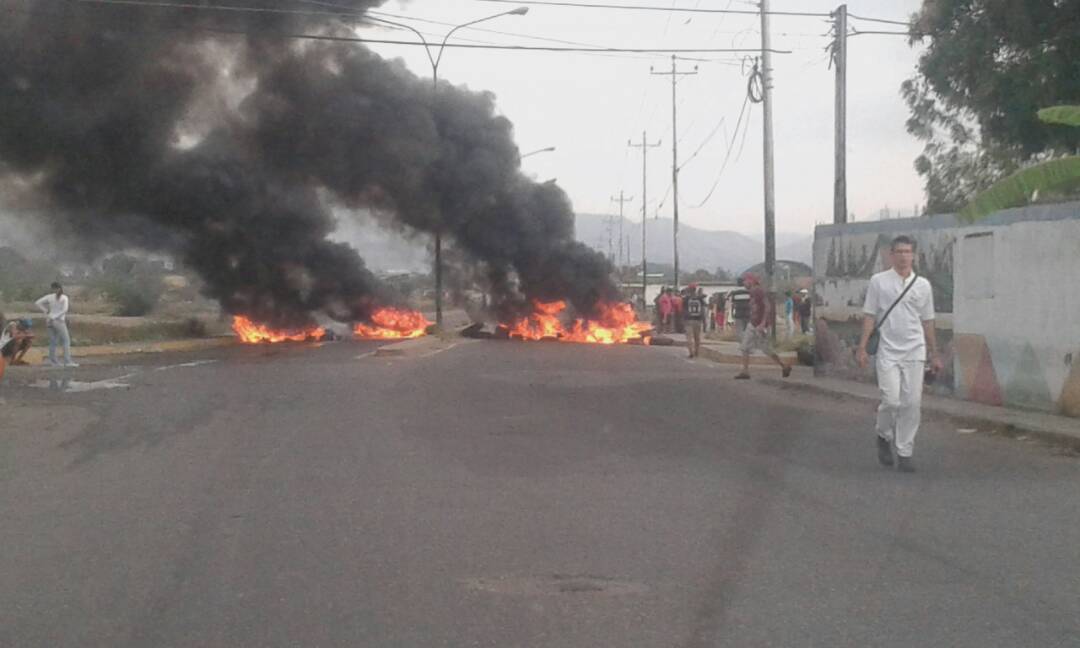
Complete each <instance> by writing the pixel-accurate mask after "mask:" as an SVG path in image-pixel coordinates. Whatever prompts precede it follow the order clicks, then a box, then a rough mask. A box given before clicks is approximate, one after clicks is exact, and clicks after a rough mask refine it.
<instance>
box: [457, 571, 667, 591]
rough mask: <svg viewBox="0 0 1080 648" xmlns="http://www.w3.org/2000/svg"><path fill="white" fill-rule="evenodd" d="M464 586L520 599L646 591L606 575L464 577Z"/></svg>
mask: <svg viewBox="0 0 1080 648" xmlns="http://www.w3.org/2000/svg"><path fill="white" fill-rule="evenodd" d="M463 583H464V584H465V587H467V588H469V589H471V590H475V591H478V592H487V593H489V594H503V595H519V596H551V595H556V594H562V595H590V596H626V595H631V594H643V593H645V592H647V591H648V589H649V588H648V587H646V586H645V585H642V584H641V583H632V582H629V581H620V580H615V579H613V578H607V577H605V576H589V575H578V574H541V575H537V576H499V577H494V578H467V579H465V580H464V581H463Z"/></svg>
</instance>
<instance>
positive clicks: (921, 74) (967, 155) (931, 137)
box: [902, 0, 1080, 213]
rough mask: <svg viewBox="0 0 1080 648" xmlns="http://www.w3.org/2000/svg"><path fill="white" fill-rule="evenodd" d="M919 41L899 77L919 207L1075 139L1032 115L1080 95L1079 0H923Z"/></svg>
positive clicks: (931, 206)
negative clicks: (922, 188)
mask: <svg viewBox="0 0 1080 648" xmlns="http://www.w3.org/2000/svg"><path fill="white" fill-rule="evenodd" d="M912 34H913V36H912V42H913V43H915V42H923V43H926V45H927V49H926V52H925V53H924V54H923V55H922V56H921V57H920V59H919V63H918V66H917V74H916V76H915V77H914V78H912V79H909V80H908V81H906V82H905V83H904V84H903V86H902V93H903V95H904V98H905V100H906V101H907V103H908V106H909V107H910V109H911V117H910V119H909V120H908V124H907V126H908V131H909V132H911V133H912V134H913V135H915V136H916V137H918V138H920V139H922V140H923V141H924V142H926V146H925V148H924V151H923V155H921V156H920V157H919V158H918V159H917V160H916V169H917V170H918V171H919V173H920V174H921V175H922V176H923V177H924V178H925V181H926V189H927V209H928V211H930V212H931V213H933V212H942V211H954V210H957V209H959V208H960V207H962V206H963V205H964V204H965V203H967V202H968V200H969V199H970V198H971V197H972V196H973V195H975V194H976V193H977V192H978V191H981V190H983V189H985V188H986V187H988V186H990V185H991V184H992V183H993V182H994V181H995V180H997V179H999V178H1001V177H1003V176H1005V175H1007V174H1010V173H1012V172H1014V171H1016V170H1017V169H1018V168H1019V167H1020V166H1021V165H1023V164H1025V163H1028V162H1032V161H1040V160H1044V159H1050V158H1054V157H1059V156H1061V155H1065V154H1068V153H1072V152H1075V151H1076V150H1077V149H1078V148H1080V131H1077V129H1074V128H1070V127H1069V126H1068V125H1065V124H1062V123H1047V122H1043V121H1041V120H1040V119H1039V118H1038V111H1039V109H1041V108H1044V107H1046V106H1053V105H1056V104H1069V103H1078V102H1080V0H924V2H923V6H922V8H921V10H920V11H919V13H918V14H916V15H915V16H914V19H913V27H912Z"/></svg>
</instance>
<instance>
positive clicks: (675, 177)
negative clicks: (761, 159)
mask: <svg viewBox="0 0 1080 648" xmlns="http://www.w3.org/2000/svg"><path fill="white" fill-rule="evenodd" d="M676 61H677V59H676V57H675V55H674V54H672V55H671V72H654V71H653V69H652V67H651V66H650V67H649V73H650V74H655V75H659V76H670V77H671V190H672V197H671V206H672V212H673V219H672V220H673V225H672V246H673V252H674V254H673V257H674V259H675V290H678V289H679V121H678V118H679V107H678V103H677V101H676V98H677V94H676V91H675V87H676V84H677V83H678V80H679V77H680V76H692V75H695V74H697V66H696V65H695V66H694V69H693V71H691V72H679V69H678V66H677V63H676Z"/></svg>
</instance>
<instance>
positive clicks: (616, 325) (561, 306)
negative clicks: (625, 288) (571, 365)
mask: <svg viewBox="0 0 1080 648" xmlns="http://www.w3.org/2000/svg"><path fill="white" fill-rule="evenodd" d="M533 306H534V307H535V309H536V311H535V312H534V313H532V314H530V315H529V316H528V317H525V318H522V319H520V320H518V321H516V322H514V323H513V324H512V325H510V326H508V327H507V328H508V329H509V331H510V337H516V338H521V339H524V340H541V339H545V338H548V339H558V340H561V341H563V342H580V343H585V344H627V343H629V342H632V341H638V340H641V341H643V342H645V343H646V344H648V341H649V338H648V336H646V335H644V334H645V333H647V332H648V331H649V329H651V328H652V327H651V326H650V325H649V324H646V323H643V322H638V321H637V315H635V314H634V309H633V308H632V307H631V306H630V305H629V304H623V303H606V304H600V306H599V311H600V314H599V316H598V317H596V318H593V319H583V318H578V319H575V320H574V322H573V323H572V324H571V325H570V327H569V328H567V327H566V326H565V325H564V324H563V322H562V320H561V319H560V318H559V316H560V315H561V314H562V313H563V311H565V310H566V302H562V301H555V302H547V303H545V302H534V303H533Z"/></svg>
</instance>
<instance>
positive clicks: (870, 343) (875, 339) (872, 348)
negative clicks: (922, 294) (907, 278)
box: [866, 273, 919, 355]
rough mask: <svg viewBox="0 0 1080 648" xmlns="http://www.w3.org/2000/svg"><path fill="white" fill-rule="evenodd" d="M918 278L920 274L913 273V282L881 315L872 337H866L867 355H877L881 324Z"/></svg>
mask: <svg viewBox="0 0 1080 648" xmlns="http://www.w3.org/2000/svg"><path fill="white" fill-rule="evenodd" d="M918 278H919V276H918V275H917V274H915V273H912V275H911V283H909V284H908V285H907V288H904V292H902V293H900V296H899V297H897V298H896V301H894V302H893V303H892V306H889V310H887V311H885V314H884V315H882V316H881V319H880V320H879V321H878V323H877V324H875V325H874V330H873V331H871V332H870V337H868V338H867V339H866V353H867V355H877V352H878V345H879V344H881V333H880V330H881V325H882V324H884V323H885V319H886V318H888V317H889V313H891V312H892V311H893V309H894V308H896V305H897V304H899V303H900V300H901V299H903V298H904V295H906V294H907V293H908V291H909V290H911V287H912V286H914V285H915V280H916V279H918Z"/></svg>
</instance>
